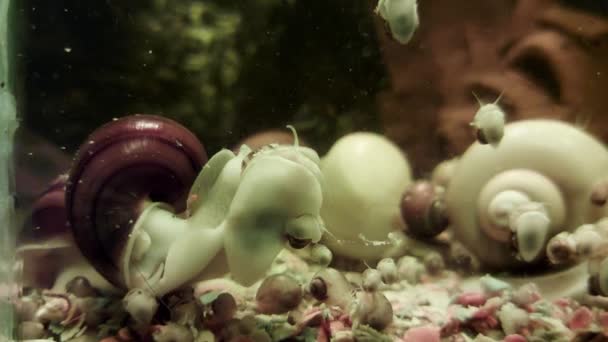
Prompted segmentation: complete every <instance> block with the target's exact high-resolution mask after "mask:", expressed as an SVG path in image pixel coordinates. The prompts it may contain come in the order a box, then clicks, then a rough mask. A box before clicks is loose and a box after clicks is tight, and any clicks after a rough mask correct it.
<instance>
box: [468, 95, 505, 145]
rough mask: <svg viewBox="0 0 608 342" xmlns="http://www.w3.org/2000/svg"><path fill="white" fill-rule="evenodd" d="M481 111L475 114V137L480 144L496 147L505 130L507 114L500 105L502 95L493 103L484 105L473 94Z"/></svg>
mask: <svg viewBox="0 0 608 342" xmlns="http://www.w3.org/2000/svg"><path fill="white" fill-rule="evenodd" d="M473 96H475V99H476V100H477V103H479V109H478V110H477V113H475V117H474V118H473V122H471V126H472V127H474V128H475V135H476V137H477V141H478V142H479V143H480V144H483V145H487V144H490V145H492V146H494V147H496V146H497V145H498V143H500V140H501V139H502V136H503V134H504V128H505V112H504V111H503V110H502V108H500V106H499V105H498V101H500V98H501V97H502V94H500V95H499V96H498V98H496V100H495V101H494V102H492V103H484V102H483V101H481V100H480V99H479V97H477V95H475V93H473Z"/></svg>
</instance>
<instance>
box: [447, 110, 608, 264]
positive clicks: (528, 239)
mask: <svg viewBox="0 0 608 342" xmlns="http://www.w3.org/2000/svg"><path fill="white" fill-rule="evenodd" d="M606 170H608V152H607V151H606V150H605V148H604V147H603V145H602V144H601V143H600V142H599V141H597V140H596V139H594V138H593V137H591V136H590V135H588V134H587V133H585V132H584V131H582V130H580V129H578V128H576V127H574V126H572V125H569V124H567V123H564V122H559V121H553V120H527V121H519V122H515V123H511V124H509V125H507V126H505V130H504V136H503V137H502V140H501V142H500V144H499V145H497V146H496V147H493V146H488V145H483V144H480V143H474V144H473V145H472V146H471V147H470V148H469V149H468V150H467V151H466V152H465V153H464V154H463V155H462V157H461V158H460V161H459V163H458V166H457V168H456V170H455V172H454V175H453V177H452V178H451V181H450V186H449V187H448V190H447V193H446V206H447V210H448V216H449V219H450V222H451V224H452V227H453V229H454V233H455V235H456V237H457V238H458V239H459V240H460V241H462V243H463V244H464V245H465V246H466V247H467V248H469V249H470V250H471V251H472V252H473V253H474V254H476V255H477V256H478V257H479V259H480V260H481V261H482V262H483V263H485V265H486V266H488V267H490V268H494V269H501V270H503V269H508V268H511V269H513V268H517V267H518V266H522V265H525V264H527V263H533V262H536V261H538V260H540V259H542V257H543V256H544V255H545V253H544V247H545V245H546V244H547V242H548V241H549V239H550V238H551V237H553V236H555V235H556V234H558V233H559V232H561V231H572V230H574V229H575V228H576V227H578V226H579V225H581V224H583V223H586V222H594V221H596V220H597V219H598V218H599V217H601V216H603V214H604V213H605V209H604V208H603V207H601V206H597V205H594V204H593V202H592V201H591V200H590V197H591V194H592V192H593V189H594V185H595V184H596V183H597V181H598V180H599V179H602V178H603V176H604V174H605V172H606ZM514 252H515V253H514Z"/></svg>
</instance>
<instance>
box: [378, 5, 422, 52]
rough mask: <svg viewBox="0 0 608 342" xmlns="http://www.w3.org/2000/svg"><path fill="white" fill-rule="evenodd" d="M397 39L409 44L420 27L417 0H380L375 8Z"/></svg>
mask: <svg viewBox="0 0 608 342" xmlns="http://www.w3.org/2000/svg"><path fill="white" fill-rule="evenodd" d="M375 12H376V14H378V15H379V16H380V17H382V19H384V20H385V21H386V23H387V24H388V28H389V29H390V31H391V34H392V36H393V38H394V39H395V40H397V41H398V42H399V43H401V44H407V43H409V41H410V40H411V39H412V36H413V35H414V32H416V29H417V28H418V24H419V19H418V3H417V1H416V0H380V1H378V5H377V6H376V9H375Z"/></svg>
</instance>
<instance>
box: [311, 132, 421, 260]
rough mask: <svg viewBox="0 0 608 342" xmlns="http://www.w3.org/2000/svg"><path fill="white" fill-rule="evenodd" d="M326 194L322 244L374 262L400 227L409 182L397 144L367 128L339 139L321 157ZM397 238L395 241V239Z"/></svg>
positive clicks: (390, 244)
mask: <svg viewBox="0 0 608 342" xmlns="http://www.w3.org/2000/svg"><path fill="white" fill-rule="evenodd" d="M321 171H322V172H323V176H324V180H325V183H324V190H323V191H324V195H323V207H322V209H321V216H322V217H323V220H324V221H325V224H326V226H327V230H328V233H327V234H325V235H324V242H325V244H326V245H327V247H329V248H330V249H331V251H332V253H334V255H339V256H342V257H346V258H351V259H356V260H370V261H373V260H375V261H377V260H380V259H382V258H383V257H388V256H390V255H386V254H388V253H390V251H391V248H393V247H395V246H394V245H396V243H394V242H393V241H391V234H393V236H394V235H395V234H394V233H398V232H401V231H402V230H403V228H404V227H403V226H404V223H403V220H402V219H401V215H400V213H399V200H400V198H401V196H402V193H403V191H404V190H405V189H406V188H407V186H408V185H409V184H410V183H411V169H410V166H409V163H408V160H407V158H406V157H405V156H404V155H403V153H402V152H401V150H400V149H399V147H398V146H396V145H395V144H394V143H393V142H391V141H389V140H388V139H386V138H385V137H383V136H381V135H379V134H375V133H367V132H357V133H351V134H348V135H346V136H344V137H342V138H340V139H339V140H338V141H337V142H336V143H335V144H334V145H333V146H332V147H331V149H330V150H329V152H328V153H327V154H326V155H325V156H324V157H323V159H322V161H321ZM394 240H396V239H394Z"/></svg>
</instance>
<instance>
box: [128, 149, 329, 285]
mask: <svg viewBox="0 0 608 342" xmlns="http://www.w3.org/2000/svg"><path fill="white" fill-rule="evenodd" d="M318 163H319V157H318V156H317V154H316V152H315V151H314V150H312V149H310V148H307V147H301V146H298V141H297V138H296V139H295V146H291V145H290V146H283V145H269V146H267V147H264V148H262V149H260V150H258V151H257V152H252V151H251V150H250V149H249V148H248V147H247V146H243V147H242V148H241V150H240V152H239V153H238V155H234V153H233V152H231V151H229V150H222V151H220V152H218V153H217V154H216V155H215V156H213V157H212V158H211V159H210V160H209V162H208V163H207V165H206V166H205V167H204V168H203V171H202V172H201V174H200V175H199V177H198V178H197V180H196V181H195V183H194V185H193V187H192V189H191V192H190V194H191V196H193V195H194V196H195V197H196V198H198V200H196V201H194V202H193V203H191V204H190V206H189V211H190V212H191V215H190V216H189V217H186V218H182V217H179V216H176V215H174V214H173V213H171V212H170V211H167V210H162V205H160V204H159V205H151V206H149V208H148V209H146V211H144V212H143V213H142V215H141V217H140V218H139V220H138V222H137V223H136V225H135V228H134V229H133V232H132V234H131V238H130V239H129V240H128V242H127V245H126V247H125V249H124V250H125V252H124V255H123V257H122V258H121V259H122V261H123V262H122V264H121V271H122V273H123V277H124V278H125V279H126V284H127V287H128V288H143V287H150V288H151V289H153V293H154V294H156V295H162V294H165V293H167V292H169V291H171V290H174V289H175V288H177V287H179V286H181V285H183V284H184V283H186V282H192V281H195V280H197V279H205V277H208V276H209V274H214V273H215V274H224V273H227V272H230V274H231V276H232V279H234V280H235V281H237V282H239V283H241V284H243V285H250V284H252V283H253V282H255V281H257V280H258V279H260V278H261V277H262V276H263V275H264V273H265V272H266V270H267V269H268V268H269V267H270V265H271V263H272V261H273V260H274V259H275V257H276V256H277V254H278V253H279V252H280V251H281V250H282V249H283V248H284V246H285V245H286V242H289V244H290V245H291V246H292V247H293V248H303V247H305V246H306V245H308V244H310V243H316V242H318V241H319V240H320V239H321V235H322V231H323V222H322V220H321V217H320V213H319V212H320V209H321V203H322V198H323V197H322V187H321V184H322V175H321V171H320V169H319V167H318ZM218 259H220V260H219V262H218ZM218 265H219V266H218ZM134 270H137V272H136V271H134ZM142 277H145V278H144V279H142Z"/></svg>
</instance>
